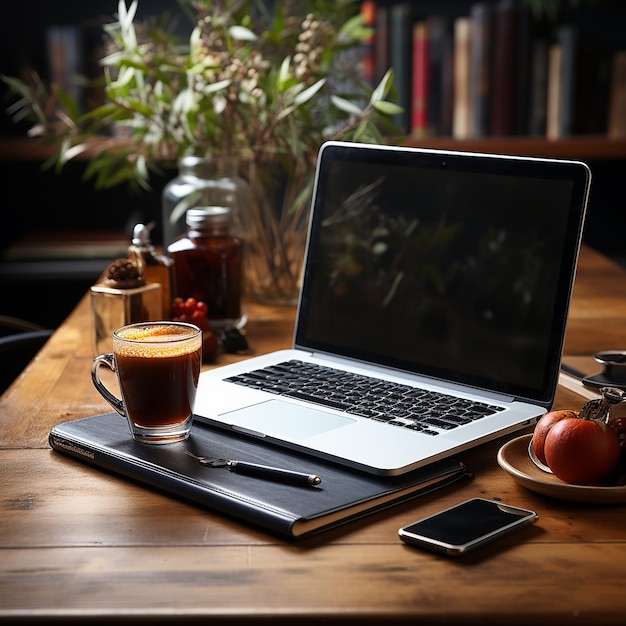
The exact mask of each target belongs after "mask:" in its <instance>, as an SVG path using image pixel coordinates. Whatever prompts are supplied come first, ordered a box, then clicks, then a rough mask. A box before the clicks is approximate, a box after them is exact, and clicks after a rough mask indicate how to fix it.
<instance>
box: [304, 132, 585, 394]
mask: <svg viewBox="0 0 626 626" xmlns="http://www.w3.org/2000/svg"><path fill="white" fill-rule="evenodd" d="M588 186H589V171H588V168H587V167H586V166H585V165H583V164H581V163H574V162H564V161H547V160H535V159H520V158H507V157H495V156H488V155H477V154H473V155H468V154H462V153H449V152H441V151H422V150H415V149H390V148H385V147H379V146H364V145H362V144H361V145H355V144H342V143H331V144H326V145H325V146H324V147H323V148H322V150H321V152H320V158H319V160H318V171H317V179H316V189H315V194H314V198H313V212H312V218H311V231H310V235H309V243H308V247H307V255H306V260H305V272H304V277H303V288H302V295H301V301H300V310H299V319H298V323H297V327H296V341H295V343H296V346H297V347H299V348H306V349H310V350H315V351H321V352H326V353H330V354H335V355H341V356H347V357H349V358H353V359H357V360H359V361H367V362H375V363H377V364H380V365H383V366H389V367H393V368H397V369H401V370H405V371H408V372H412V373H417V374H420V375H426V376H431V377H435V378H438V379H444V380H446V381H453V382H455V383H461V384H466V385H470V386H473V387H479V388H482V389H488V390H491V391H495V392H499V393H504V394H507V395H512V396H516V397H520V398H525V399H531V400H534V401H538V402H550V401H551V400H552V398H553V394H554V390H555V387H556V380H557V379H556V377H557V376H558V370H559V364H560V358H561V351H562V346H563V337H564V332H565V321H566V317H567V312H568V308H569V301H570V295H571V287H572V283H573V277H574V271H575V265H576V259H577V254H578V248H579V245H580V236H581V230H582V223H583V216H584V208H585V204H586V198H587V193H588Z"/></svg>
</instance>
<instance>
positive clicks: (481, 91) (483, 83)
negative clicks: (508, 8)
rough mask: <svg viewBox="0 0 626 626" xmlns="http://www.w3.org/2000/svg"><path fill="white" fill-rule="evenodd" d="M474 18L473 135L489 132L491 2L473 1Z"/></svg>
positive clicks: (471, 92)
mask: <svg viewBox="0 0 626 626" xmlns="http://www.w3.org/2000/svg"><path fill="white" fill-rule="evenodd" d="M470 20H471V38H470V46H471V47H470V50H471V57H470V64H471V71H470V75H471V81H470V98H471V100H472V105H471V112H472V118H471V135H472V136H473V137H485V136H487V135H489V115H490V106H489V103H490V101H491V43H492V24H491V5H490V4H488V3H487V2H476V3H474V4H472V6H471V12H470Z"/></svg>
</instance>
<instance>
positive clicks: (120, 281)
mask: <svg viewBox="0 0 626 626" xmlns="http://www.w3.org/2000/svg"><path fill="white" fill-rule="evenodd" d="M104 284H105V285H106V286H107V287H113V288H114V289H134V288H136V287H143V285H145V284H146V281H145V279H144V277H143V276H142V275H141V274H140V273H139V269H138V268H137V266H136V265H135V264H134V263H133V262H132V261H131V260H130V259H116V260H115V261H113V262H112V263H111V264H110V265H109V267H107V268H106V270H105V272H104Z"/></svg>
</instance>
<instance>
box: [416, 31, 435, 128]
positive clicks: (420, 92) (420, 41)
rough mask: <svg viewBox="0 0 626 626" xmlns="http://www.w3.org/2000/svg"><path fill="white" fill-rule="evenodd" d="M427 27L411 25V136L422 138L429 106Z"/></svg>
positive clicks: (426, 123)
mask: <svg viewBox="0 0 626 626" xmlns="http://www.w3.org/2000/svg"><path fill="white" fill-rule="evenodd" d="M428 38H429V33H428V26H427V25H426V22H424V21H419V22H415V23H414V24H413V50H412V52H413V62H412V76H411V134H412V135H413V136H414V137H424V136H425V135H427V134H428V130H429V128H428V120H429V113H430V111H429V105H430V88H431V85H430V79H431V74H430V61H429V48H428Z"/></svg>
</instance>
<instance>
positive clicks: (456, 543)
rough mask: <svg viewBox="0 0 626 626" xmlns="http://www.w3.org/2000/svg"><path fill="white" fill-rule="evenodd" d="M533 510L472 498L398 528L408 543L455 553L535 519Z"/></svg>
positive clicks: (505, 533) (460, 552)
mask: <svg viewBox="0 0 626 626" xmlns="http://www.w3.org/2000/svg"><path fill="white" fill-rule="evenodd" d="M537 518H538V515H537V513H535V512H534V511H530V510H528V509H521V508H519V507H516V506H510V505H509V504H504V503H502V502H498V501H497V500H486V499H484V498H473V499H472V500H467V501H465V502H462V503H461V504H457V505H455V506H453V507H450V508H449V509H445V510H443V511H440V512H439V513H435V514H434V515H431V516H429V517H425V518H424V519H421V520H419V521H417V522H413V523H412V524H409V525H408V526H404V527H403V528H400V530H399V531H398V534H399V535H400V539H402V541H404V542H405V543H407V544H408V545H411V546H415V547H417V548H425V549H428V550H435V551H436V552H443V553H445V554H448V555H452V556H458V555H461V554H464V553H466V552H468V551H469V550H473V549H474V548H477V547H478V546H481V545H483V544H485V543H488V542H490V541H493V540H495V539H498V538H499V537H502V536H504V535H508V534H509V533H511V532H513V531H515V530H518V529H520V528H523V527H524V526H528V525H530V524H533V523H534V522H536V521H537Z"/></svg>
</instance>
